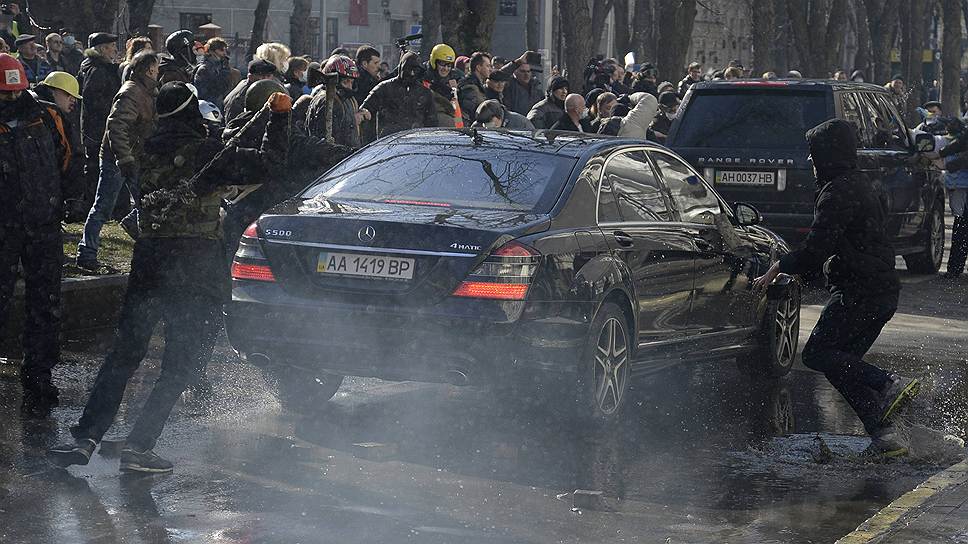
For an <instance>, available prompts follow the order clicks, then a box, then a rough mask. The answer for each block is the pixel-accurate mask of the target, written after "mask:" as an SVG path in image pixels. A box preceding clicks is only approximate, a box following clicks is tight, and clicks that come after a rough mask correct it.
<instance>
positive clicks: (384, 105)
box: [362, 52, 437, 137]
mask: <svg viewBox="0 0 968 544" xmlns="http://www.w3.org/2000/svg"><path fill="white" fill-rule="evenodd" d="M419 66H420V59H419V57H417V55H416V54H414V53H412V52H410V53H406V54H405V55H403V58H402V59H400V67H399V70H398V75H396V76H395V77H392V78H390V79H388V80H386V81H382V82H380V83H379V84H378V85H377V86H376V87H374V88H373V92H371V93H370V95H369V96H367V97H366V101H364V102H363V105H362V107H363V108H365V109H366V110H368V111H369V112H370V113H372V114H373V115H374V116H375V117H377V126H378V127H379V129H378V130H379V136H380V137H383V136H386V135H388V134H393V133H394V132H400V131H401V130H409V129H411V128H419V127H434V126H437V112H436V110H435V108H434V100H433V96H432V95H431V91H430V89H428V88H426V87H424V86H423V82H422V81H421V80H420V78H418V77H409V76H408V75H407V74H409V73H413V72H414V71H419Z"/></svg>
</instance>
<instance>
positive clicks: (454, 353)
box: [225, 296, 588, 383]
mask: <svg viewBox="0 0 968 544" xmlns="http://www.w3.org/2000/svg"><path fill="white" fill-rule="evenodd" d="M240 298H241V299H242V300H240ZM470 302H472V303H473V302H474V301H470ZM517 304H521V303H517ZM529 304H531V303H529ZM576 304H577V303H576ZM537 306H538V307H540V306H541V305H540V304H538V305H537ZM404 310H406V311H404ZM530 310H531V309H530V308H529V309H527V310H525V311H524V312H521V315H523V316H525V317H519V318H518V319H516V320H514V321H506V322H498V321H493V320H490V321H489V320H486V319H482V318H480V317H477V316H473V315H471V316H468V315H463V316H462V315H454V314H453V313H450V314H447V313H444V312H441V313H430V312H427V311H413V310H412V309H393V308H387V307H374V306H362V305H357V306H351V305H346V304H333V305H324V304H317V305H313V306H305V305H295V304H279V303H271V304H270V303H264V302H260V301H256V300H252V299H251V298H249V299H248V300H245V297H238V296H237V297H235V300H233V301H232V302H230V303H229V304H227V305H226V306H225V327H226V331H227V333H228V337H229V341H230V342H231V344H232V346H233V347H235V349H237V350H238V351H240V352H241V353H243V354H246V355H252V354H261V355H264V356H265V357H266V358H268V360H269V362H268V364H270V365H275V364H279V365H283V364H284V365H293V366H298V367H303V368H307V369H312V370H323V371H329V372H334V373H337V374H343V375H349V376H371V377H377V378H383V379H388V380H416V381H428V382H437V381H440V382H443V381H448V377H449V376H450V375H451V373H450V371H453V370H457V371H459V372H461V373H462V374H464V375H466V376H467V378H468V381H469V383H484V382H491V381H494V380H500V379H501V378H502V376H504V375H507V374H511V373H514V372H516V371H521V372H530V373H537V372H551V373H557V374H568V373H573V372H574V371H575V369H576V368H577V361H578V358H579V356H580V353H581V351H582V349H583V347H584V341H585V338H586V335H587V331H588V323H587V322H586V321H584V320H582V319H568V318H563V317H561V314H560V313H559V314H558V315H555V314H553V313H551V312H548V313H546V314H544V315H543V316H540V317H538V316H534V317H526V316H528V315H529V314H531V313H533V312H531V311H530ZM569 313H573V312H569ZM577 314H579V315H580V312H578V313H577ZM253 359H255V358H253ZM259 359H261V360H262V361H263V363H265V359H262V358H261V357H259Z"/></svg>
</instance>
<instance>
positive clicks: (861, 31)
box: [851, 0, 871, 79]
mask: <svg viewBox="0 0 968 544" xmlns="http://www.w3.org/2000/svg"><path fill="white" fill-rule="evenodd" d="M853 4H854V17H855V18H856V19H857V53H856V54H855V55H854V66H853V67H852V68H851V71H853V70H860V71H862V72H864V79H868V78H870V77H871V70H870V67H871V29H870V27H869V26H868V25H867V7H866V6H865V5H864V2H862V1H861V0H853Z"/></svg>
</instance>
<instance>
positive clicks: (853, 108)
mask: <svg viewBox="0 0 968 544" xmlns="http://www.w3.org/2000/svg"><path fill="white" fill-rule="evenodd" d="M840 104H841V106H842V107H843V110H844V120H845V121H847V122H848V123H853V125H854V126H855V127H856V128H857V143H858V145H859V146H860V147H862V148H870V147H871V146H872V144H873V141H874V138H873V135H872V134H871V131H870V127H868V125H867V120H866V118H867V108H866V106H865V105H864V99H863V98H862V97H861V96H860V95H859V94H857V93H843V94H841V95H840Z"/></svg>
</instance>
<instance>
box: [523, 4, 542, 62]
mask: <svg viewBox="0 0 968 544" xmlns="http://www.w3.org/2000/svg"><path fill="white" fill-rule="evenodd" d="M527 2H528V15H527V19H526V22H525V32H527V40H526V41H527V43H528V50H529V51H537V50H538V49H539V48H540V47H541V45H540V44H539V40H538V38H539V36H540V34H541V29H540V24H541V3H540V0H527Z"/></svg>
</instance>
